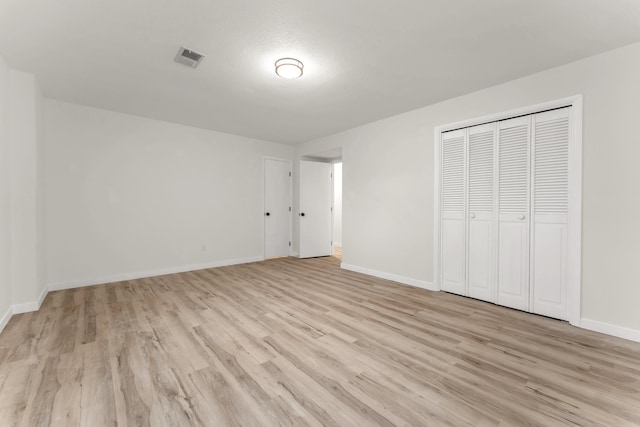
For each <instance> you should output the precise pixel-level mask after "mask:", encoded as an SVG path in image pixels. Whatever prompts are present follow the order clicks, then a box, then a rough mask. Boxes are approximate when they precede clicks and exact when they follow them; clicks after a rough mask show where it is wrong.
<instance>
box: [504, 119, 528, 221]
mask: <svg viewBox="0 0 640 427" xmlns="http://www.w3.org/2000/svg"><path fill="white" fill-rule="evenodd" d="M527 138H528V126H527V125H520V126H515V127H511V128H506V129H500V132H499V141H498V144H499V145H498V147H499V148H498V149H499V174H498V178H499V183H498V188H499V209H500V212H503V213H522V212H527V210H528V206H527V204H528V197H527V191H528V188H527V187H528V167H527V162H528V160H527V155H528V146H527Z"/></svg>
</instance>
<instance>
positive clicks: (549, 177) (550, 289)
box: [531, 107, 570, 319]
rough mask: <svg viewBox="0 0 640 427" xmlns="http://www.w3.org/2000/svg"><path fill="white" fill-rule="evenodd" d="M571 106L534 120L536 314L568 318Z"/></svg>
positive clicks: (533, 277) (533, 273)
mask: <svg viewBox="0 0 640 427" xmlns="http://www.w3.org/2000/svg"><path fill="white" fill-rule="evenodd" d="M569 112H570V108H569V107H567V108H563V109H560V110H553V111H548V112H545V113H540V114H536V115H534V116H533V136H532V141H533V153H532V170H533V184H532V193H533V203H532V205H533V219H532V220H533V223H532V236H531V237H532V242H531V247H532V257H531V304H532V305H531V311H532V312H534V313H537V314H542V315H545V316H550V317H555V318H558V319H566V318H567V310H566V306H567V298H566V292H567V255H568V251H567V233H568V213H569Z"/></svg>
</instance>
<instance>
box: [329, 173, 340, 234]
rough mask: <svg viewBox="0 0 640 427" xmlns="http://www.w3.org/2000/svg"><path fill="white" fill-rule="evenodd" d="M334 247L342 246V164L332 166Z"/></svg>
mask: <svg viewBox="0 0 640 427" xmlns="http://www.w3.org/2000/svg"><path fill="white" fill-rule="evenodd" d="M331 239H332V240H333V244H334V245H338V246H342V163H334V164H333V231H332V236H331Z"/></svg>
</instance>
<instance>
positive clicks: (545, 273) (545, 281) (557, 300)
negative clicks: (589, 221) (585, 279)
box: [531, 221, 567, 319]
mask: <svg viewBox="0 0 640 427" xmlns="http://www.w3.org/2000/svg"><path fill="white" fill-rule="evenodd" d="M534 241H535V242H536V244H535V245H534V246H533V259H534V262H533V271H532V296H531V297H532V301H533V307H532V310H531V311H532V312H534V313H537V314H542V315H544V316H549V317H554V318H557V319H566V277H567V224H562V223H558V222H550V223H544V222H539V221H537V222H536V225H535V228H534Z"/></svg>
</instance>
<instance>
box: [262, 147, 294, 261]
mask: <svg viewBox="0 0 640 427" xmlns="http://www.w3.org/2000/svg"><path fill="white" fill-rule="evenodd" d="M267 160H275V161H278V162H285V163H288V164H289V173H291V176H290V177H289V178H290V179H289V206H291V210H290V211H289V242H291V244H290V245H289V256H291V253H292V251H293V161H292V160H291V159H286V158H283V157H272V156H263V157H262V204H261V206H260V215H261V217H262V222H261V228H262V260H263V261H264V260H265V259H266V257H265V256H266V254H267V253H266V244H267V237H266V233H267V230H266V227H265V224H264V221H265V220H264V213H265V210H266V206H265V203H266V191H265V190H266V185H267V180H266V176H265V175H266V173H267V166H266V164H267Z"/></svg>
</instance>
